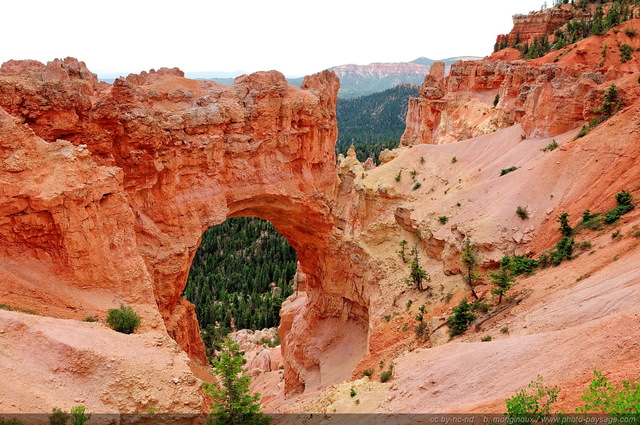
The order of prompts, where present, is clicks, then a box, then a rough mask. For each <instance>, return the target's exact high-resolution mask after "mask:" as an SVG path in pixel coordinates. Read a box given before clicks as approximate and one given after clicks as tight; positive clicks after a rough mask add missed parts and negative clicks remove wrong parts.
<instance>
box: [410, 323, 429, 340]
mask: <svg viewBox="0 0 640 425" xmlns="http://www.w3.org/2000/svg"><path fill="white" fill-rule="evenodd" d="M413 331H414V332H415V333H416V336H417V337H418V338H420V339H424V338H425V337H426V336H427V333H428V325H427V323H426V322H423V321H420V323H418V324H417V325H416V327H415V328H413Z"/></svg>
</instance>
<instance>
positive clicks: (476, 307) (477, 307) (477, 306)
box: [471, 300, 491, 314]
mask: <svg viewBox="0 0 640 425" xmlns="http://www.w3.org/2000/svg"><path fill="white" fill-rule="evenodd" d="M471 310H472V311H479V312H480V313H482V314H485V313H488V312H489V310H491V307H489V304H487V303H485V302H483V301H480V300H476V301H474V302H472V303H471Z"/></svg>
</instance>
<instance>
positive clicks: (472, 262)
mask: <svg viewBox="0 0 640 425" xmlns="http://www.w3.org/2000/svg"><path fill="white" fill-rule="evenodd" d="M478 263H480V258H479V257H478V254H477V253H476V252H475V250H474V249H473V247H472V246H471V240H470V239H466V240H465V241H464V246H463V248H462V264H464V266H465V267H466V269H467V271H466V273H465V275H464V280H465V282H467V285H469V288H471V294H472V295H473V298H475V299H476V300H477V299H478V295H477V294H476V291H475V290H474V289H473V288H474V286H476V285H477V284H478V283H479V282H480V281H481V277H480V275H479V274H478V272H476V271H475V268H476V266H477V265H478Z"/></svg>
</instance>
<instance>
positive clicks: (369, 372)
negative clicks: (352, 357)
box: [362, 369, 373, 376]
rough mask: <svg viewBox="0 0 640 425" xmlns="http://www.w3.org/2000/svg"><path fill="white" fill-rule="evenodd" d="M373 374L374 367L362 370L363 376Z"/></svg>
mask: <svg viewBox="0 0 640 425" xmlns="http://www.w3.org/2000/svg"><path fill="white" fill-rule="evenodd" d="M371 375H373V369H365V370H363V371H362V376H371Z"/></svg>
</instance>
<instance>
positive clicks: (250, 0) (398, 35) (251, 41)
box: [0, 0, 551, 76]
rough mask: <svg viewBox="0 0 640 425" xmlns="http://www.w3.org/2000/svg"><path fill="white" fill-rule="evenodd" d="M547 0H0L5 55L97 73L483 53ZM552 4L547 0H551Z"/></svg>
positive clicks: (301, 66) (298, 71)
mask: <svg viewBox="0 0 640 425" xmlns="http://www.w3.org/2000/svg"><path fill="white" fill-rule="evenodd" d="M543 1H544V0H453V1H452V0H448V1H447V0H445V1H433V0H393V1H381V0H379V1H371V0H369V1H360V0H322V1H305V0H296V1H294V0H271V1H269V0H262V1H260V0H247V1H238V0H236V1H230V0H228V1H224V2H222V1H217V0H209V1H204V0H178V1H176V0H173V1H163V0H155V1H148V0H109V1H101V2H96V1H90V0H82V1H80V0H20V1H14V0H10V1H5V2H3V4H2V9H3V10H2V15H3V18H4V19H3V23H2V25H1V26H0V34H1V35H2V40H3V42H2V48H1V49H0V62H5V61H6V60H9V59H36V60H39V61H42V62H46V61H49V60H52V59H54V58H63V57H66V56H73V57H76V58H78V59H80V60H83V61H84V62H86V63H87V65H88V67H89V69H90V70H91V71H93V72H95V73H98V74H104V73H110V72H123V73H128V72H136V73H137V72H140V71H142V70H149V69H151V68H155V69H157V68H160V67H162V66H167V67H174V66H177V67H179V68H180V69H182V70H183V71H187V72H195V71H234V70H244V71H247V72H253V71H259V70H269V69H277V70H279V71H281V72H283V73H284V74H286V75H289V76H296V75H305V74H310V73H314V72H318V71H321V70H323V69H326V68H329V67H331V66H336V65H342V64H347V63H356V64H368V63H372V62H407V61H411V60H414V59H416V58H418V57H420V56H426V57H429V58H432V59H442V58H446V57H451V56H462V55H473V56H485V55H488V54H489V53H491V50H492V48H493V43H494V42H495V37H496V35H497V34H500V33H506V32H508V31H509V30H510V29H511V27H512V20H511V16H512V15H513V14H516V13H527V12H529V11H531V10H539V9H540V7H541V5H542V3H543ZM549 4H551V0H549Z"/></svg>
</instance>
